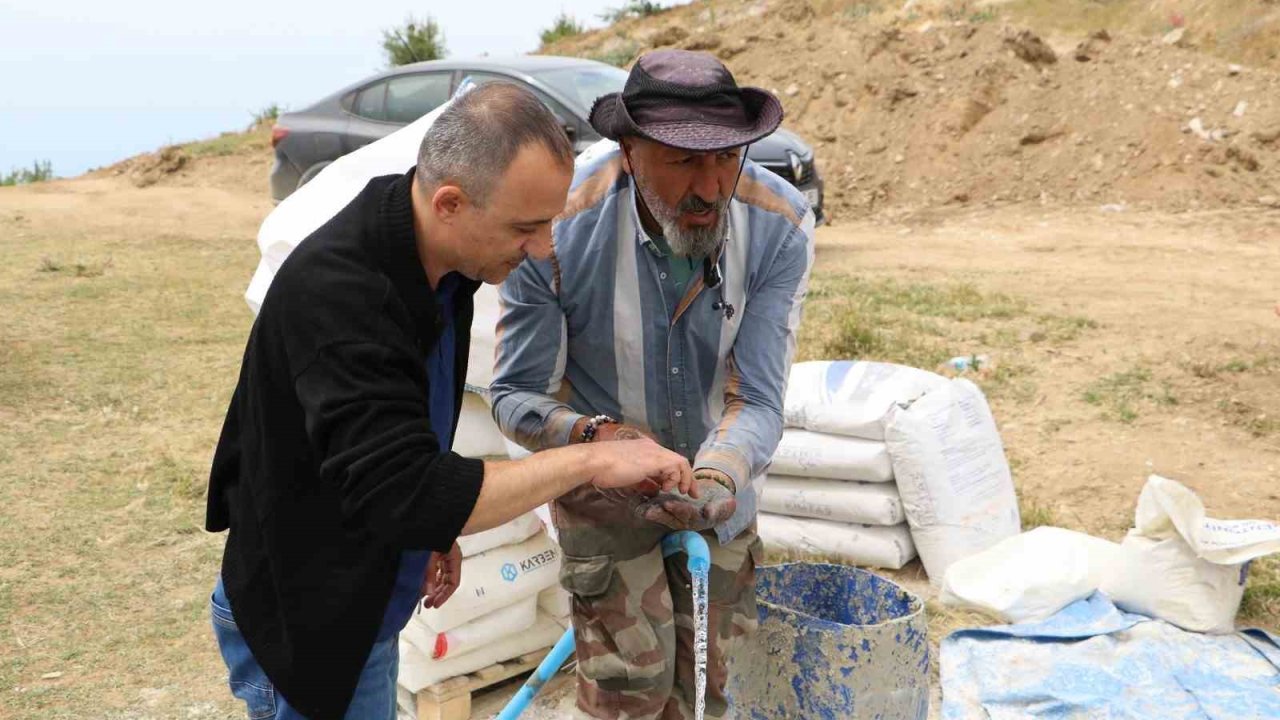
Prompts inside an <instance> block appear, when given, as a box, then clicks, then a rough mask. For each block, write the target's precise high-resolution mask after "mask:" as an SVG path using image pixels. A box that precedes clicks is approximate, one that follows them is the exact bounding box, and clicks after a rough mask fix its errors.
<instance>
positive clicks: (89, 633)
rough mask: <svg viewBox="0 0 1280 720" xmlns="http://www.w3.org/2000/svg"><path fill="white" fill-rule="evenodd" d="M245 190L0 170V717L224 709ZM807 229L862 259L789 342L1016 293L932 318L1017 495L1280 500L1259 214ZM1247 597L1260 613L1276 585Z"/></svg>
mask: <svg viewBox="0 0 1280 720" xmlns="http://www.w3.org/2000/svg"><path fill="white" fill-rule="evenodd" d="M228 162H229V161H228ZM262 190H263V188H261V187H254V186H253V185H252V184H248V183H244V184H239V183H230V184H229V185H228V186H227V187H203V188H201V187H192V186H186V185H185V184H182V183H178V184H173V185H164V184H161V185H153V186H149V187H145V188H138V187H135V186H134V184H133V183H131V182H129V181H128V180H127V179H126V178H124V177H97V178H86V179H80V180H73V181H60V182H55V183H47V184H42V185H37V186H30V187H19V188H5V189H3V190H0V243H2V245H3V250H4V253H5V256H6V258H7V262H6V263H5V265H4V267H3V269H0V298H2V299H3V306H4V307H6V308H12V309H14V311H13V312H6V313H4V314H3V316H2V317H0V359H2V360H3V362H0V422H2V423H3V426H4V427H5V432H3V433H0V478H3V482H0V619H2V621H0V658H3V660H0V717H14V718H18V717H30V716H34V715H37V714H39V715H41V716H42V717H51V718H60V717H105V718H137V719H141V718H166V717H189V718H221V717H234V716H235V715H236V712H237V708H236V707H235V706H234V704H233V703H232V702H231V701H230V698H229V696H228V695H227V693H226V692H225V688H224V687H223V685H222V682H221V677H222V670H221V667H220V665H219V660H218V658H217V655H216V653H215V651H214V648H213V645H212V639H211V637H210V633H209V630H208V624H207V623H208V620H207V610H206V605H205V599H206V597H207V594H208V588H209V585H210V583H211V581H212V580H211V579H212V578H213V577H214V574H215V573H216V572H217V562H218V558H219V556H220V551H221V538H220V537H218V536H210V535H207V534H205V533H203V532H202V531H201V530H200V527H201V525H202V520H203V504H202V495H203V491H204V480H205V473H206V471H207V463H208V459H209V457H210V453H211V450H212V447H213V444H214V442H215V440H216V436H217V431H218V428H219V426H220V422H221V418H222V413H223V412H224V410H225V402H226V399H227V397H228V395H229V393H230V390H231V388H232V386H233V383H234V380H235V376H236V372H237V368H238V362H239V355H240V352H241V350H242V348H243V341H244V337H245V333H246V332H247V330H248V327H249V323H250V316H249V312H248V310H247V308H246V307H245V306H244V304H243V301H242V300H241V293H242V291H243V289H244V286H245V284H246V283H247V281H248V278H249V276H250V275H251V273H252V270H253V267H254V264H255V263H256V260H257V251H256V247H255V245H254V243H253V240H252V239H253V237H254V234H255V232H256V227H257V224H258V223H259V222H260V221H261V218H262V217H264V216H265V214H266V213H267V212H268V211H269V209H270V204H269V203H268V202H267V201H266V200H265V199H264V198H265V193H264V192H262ZM818 237H819V252H818V260H817V269H816V273H815V287H819V288H821V287H829V288H830V287H843V286H841V285H839V283H844V282H861V283H863V285H854V286H850V287H853V288H854V289H853V290H852V291H851V292H852V293H853V295H848V296H846V295H844V294H840V293H831V292H828V293H825V294H824V293H823V292H815V295H814V298H813V299H812V301H811V304H810V309H809V315H808V320H807V322H806V327H805V341H804V345H803V346H802V353H804V354H806V355H808V356H814V355H817V354H821V353H823V352H825V348H830V347H839V346H838V345H833V344H832V343H835V342H837V341H838V340H839V338H838V337H836V338H835V339H834V340H833V339H832V337H833V336H832V334H831V333H832V332H833V331H832V330H831V327H829V326H831V325H832V323H835V321H836V320H837V319H839V317H841V316H840V314H839V313H841V312H843V313H845V314H846V315H850V316H857V315H858V312H857V308H853V309H852V310H850V309H848V308H844V309H842V308H843V306H841V305H840V303H841V302H843V301H845V300H846V299H847V297H862V295H857V293H863V295H865V296H866V297H868V298H871V299H876V298H880V299H884V300H885V302H892V301H894V299H895V298H897V297H898V295H896V294H894V293H896V292H898V291H899V290H901V289H903V288H916V289H919V288H952V287H960V288H967V289H968V290H967V291H966V292H967V293H968V294H966V295H964V296H963V297H966V298H968V297H970V296H972V297H976V298H978V300H974V301H973V302H976V303H978V305H979V306H981V304H982V303H988V304H992V303H994V304H996V305H999V306H1000V307H1005V308H1013V310H1008V311H1005V312H1002V313H996V314H995V315H998V317H997V319H995V320H983V319H979V320H976V321H973V322H969V321H968V320H967V319H966V318H963V317H959V318H958V319H954V320H952V319H946V318H940V319H937V322H938V323H940V325H939V326H938V327H936V328H933V329H932V330H929V332H931V333H934V335H930V336H929V337H930V338H932V339H934V340H937V341H938V342H943V343H946V344H945V345H942V346H939V347H938V348H937V350H943V349H951V348H953V349H954V351H955V352H956V353H962V352H963V353H969V352H985V353H988V354H991V355H992V356H993V357H994V358H995V359H996V361H997V362H998V363H999V364H1000V366H1001V368H1002V371H1005V372H1007V374H1006V375H1001V376H999V377H997V378H994V379H992V380H991V381H990V383H989V384H988V388H989V392H990V393H991V397H992V402H993V406H994V408H995V413H996V416H997V419H998V420H999V422H1000V425H1001V429H1002V431H1003V433H1004V437H1005V441H1006V444H1007V448H1008V453H1009V456H1010V458H1011V462H1012V464H1013V467H1014V472H1015V477H1016V481H1017V483H1018V486H1019V491H1020V495H1021V498H1022V503H1023V508H1024V514H1027V515H1028V516H1029V519H1031V520H1033V521H1034V522H1036V523H1041V524H1045V523H1048V524H1058V525H1063V526H1067V527H1073V528H1078V529H1083V530H1087V531H1090V532H1093V533H1096V534H1099V535H1103V536H1106V537H1111V538H1117V537H1119V536H1120V535H1121V534H1122V533H1123V532H1124V530H1125V528H1126V527H1128V524H1129V522H1130V518H1131V514H1132V511H1133V507H1134V502H1135V500H1136V498H1137V495H1138V491H1139V489H1140V487H1141V485H1142V482H1143V480H1144V479H1145V477H1146V476H1147V475H1148V474H1149V473H1151V472H1159V473H1162V474H1166V475H1169V476H1171V477H1174V478H1177V479H1179V480H1182V481H1184V482H1186V483H1187V484H1188V485H1190V486H1191V487H1193V488H1195V489H1196V490H1197V491H1198V492H1199V493H1200V494H1201V496H1202V497H1203V498H1204V500H1205V502H1206V504H1207V505H1208V507H1209V509H1210V512H1211V513H1212V514H1215V515H1219V516H1222V517H1263V518H1275V517H1278V516H1280V486H1277V484H1276V482H1275V471H1276V466H1277V465H1278V464H1280V446H1278V439H1280V426H1278V425H1277V424H1276V423H1275V421H1274V420H1273V419H1274V418H1277V417H1280V405H1278V403H1280V400H1278V398H1280V393H1278V392H1277V390H1280V387H1278V384H1280V374H1278V371H1280V318H1278V317H1277V316H1276V315H1275V313H1274V310H1273V306H1274V305H1275V303H1276V301H1277V300H1278V299H1280V295H1278V293H1277V289H1276V285H1275V271H1274V269H1275V267H1277V264H1278V262H1280V243H1277V242H1276V239H1277V238H1280V213H1276V212H1260V211H1232V212H1216V213H1202V214H1167V213H1154V212H1149V213H1113V212H1102V211H1099V210H1098V209H1096V208H1094V207H1086V208H1077V209H1069V208H1048V209H1046V208H1041V207H1038V206H1029V205H1018V206H1008V207H999V208H990V209H980V210H974V209H960V210H956V209H952V210H942V211H934V212H928V213H907V214H902V215H900V216H899V217H897V218H894V219H888V218H886V217H881V218H880V219H878V220H874V221H865V222H845V223H841V224H839V225H836V226H834V227H826V228H822V229H820V230H819V233H818ZM868 283H870V284H868ZM867 288H870V290H868V289H867ZM895 288H896V290H895ZM877 293H879V294H878V295H877ZM942 297H944V298H945V297H950V296H948V295H944V296H942ZM957 297H959V296H957ZM966 302H969V300H966ZM866 307H868V308H871V307H873V305H871V304H868V305H867V306H866ZM837 311H838V312H837ZM876 312H883V310H882V309H881V310H877V311H876ZM876 317H878V318H886V319H884V320H883V327H880V328H878V330H880V331H885V332H892V331H894V330H895V328H897V329H903V328H908V329H910V328H916V327H917V325H916V324H915V323H914V321H913V322H906V321H905V320H903V319H902V318H899V317H897V316H891V315H881V316H876ZM1044 318H1070V319H1071V323H1072V325H1071V326H1072V327H1073V328H1077V330H1075V331H1073V332H1069V333H1060V332H1058V331H1057V330H1056V329H1055V328H1058V327H1059V325H1058V324H1054V323H1056V322H1057V321H1054V323H1048V324H1045V323H1047V322H1048V321H1046V320H1044ZM877 322H880V321H879V320H877ZM895 323H896V324H895ZM993 323H994V324H993ZM1001 323H1003V324H1001ZM836 324H837V325H838V323H836ZM1038 328H1039V329H1038ZM838 329H839V328H837V331H838ZM1046 329H1047V330H1046ZM1046 332H1047V334H1046ZM836 334H837V335H838V332H837V333H836ZM926 334H928V333H926ZM894 337H895V338H897V341H895V342H891V343H887V344H885V345H884V347H885V348H886V352H887V353H888V354H889V357H887V359H894V353H897V352H899V350H900V348H901V347H903V345H902V343H901V342H898V341H901V340H902V339H903V338H904V337H906V336H904V335H902V334H899V335H895V336H894ZM895 343H896V344H895ZM912 347H914V346H912ZM912 352H916V351H914V350H913V351H912ZM1272 581H1274V578H1272ZM913 584H914V585H915V586H916V587H921V584H920V582H919V580H918V578H917V579H916V581H915V582H914V583H913ZM1252 612H1253V614H1252V615H1250V616H1247V617H1246V618H1245V619H1246V620H1247V621H1249V622H1256V623H1261V624H1263V625H1266V626H1269V627H1271V628H1273V629H1274V628H1276V626H1277V622H1276V620H1277V618H1278V617H1280V609H1278V608H1277V607H1276V605H1275V603H1274V595H1266V596H1264V597H1262V599H1261V601H1260V602H1259V603H1258V604H1256V605H1255V606H1254V609H1253V611H1252ZM944 620H945V618H944ZM937 629H938V630H939V631H942V630H944V629H945V627H942V626H939V627H938V628H937ZM56 673H61V674H60V675H56ZM510 691H511V689H510V688H508V689H507V690H505V691H503V692H510ZM499 695H501V693H499ZM553 695H554V694H553ZM563 697H564V696H563V695H554V697H551V698H548V701H549V702H550V701H551V700H556V699H557V698H559V699H560V700H562V699H563ZM499 699H500V697H499ZM558 701H559V700H557V702H558ZM489 702H490V703H491V704H493V703H497V702H498V701H497V700H493V699H491V700H490V701H489ZM477 707H478V708H483V707H484V705H483V704H478V705H477ZM553 707H556V706H554V705H553ZM495 711H496V709H495ZM547 712H549V713H552V714H551V715H549V716H554V712H553V711H552V710H548V711H547ZM479 716H480V715H477V717H479Z"/></svg>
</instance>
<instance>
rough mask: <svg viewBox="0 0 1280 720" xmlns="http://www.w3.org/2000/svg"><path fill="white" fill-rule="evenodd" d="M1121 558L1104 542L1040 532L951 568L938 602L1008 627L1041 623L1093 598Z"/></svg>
mask: <svg viewBox="0 0 1280 720" xmlns="http://www.w3.org/2000/svg"><path fill="white" fill-rule="evenodd" d="M1119 553H1120V546H1119V545H1117V544H1116V543H1113V542H1109V541H1107V540H1103V539H1102V538H1096V537H1093V536H1091V535H1086V534H1084V533H1078V532H1073V531H1071V530H1064V529H1062V528H1055V527H1038V528H1035V529H1034V530H1029V531H1027V532H1025V533H1022V534H1020V535H1014V536H1013V537H1009V538H1005V539H1004V540H1001V541H1000V542H998V543H996V544H995V545H992V546H991V547H989V548H987V549H986V550H983V551H982V552H980V553H977V554H975V555H970V556H969V557H967V558H964V559H963V560H957V561H956V562H954V563H952V565H951V567H949V568H947V574H946V578H945V579H944V581H943V584H942V595H941V599H942V603H943V604H944V605H948V606H951V607H958V608H965V609H969V610H977V611H979V612H984V613H986V614H988V615H991V616H992V617H994V618H996V619H998V620H1002V621H1004V622H1007V623H1019V622H1035V621H1038V620H1044V619H1046V618H1048V617H1049V616H1051V615H1053V614H1054V613H1056V612H1058V611H1059V610H1061V609H1062V608H1064V607H1066V606H1067V605H1070V604H1071V603H1073V602H1075V601H1076V600H1079V599H1081V598H1085V597H1088V596H1089V595H1092V594H1093V592H1094V591H1095V590H1097V589H1098V587H1099V586H1100V585H1101V584H1102V579H1103V577H1105V576H1106V574H1107V572H1108V571H1109V570H1110V568H1111V567H1112V566H1113V565H1114V564H1115V563H1116V562H1117V561H1118V559H1119Z"/></svg>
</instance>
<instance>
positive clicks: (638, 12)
mask: <svg viewBox="0 0 1280 720" xmlns="http://www.w3.org/2000/svg"><path fill="white" fill-rule="evenodd" d="M663 10H664V8H663V7H662V6H661V5H659V4H658V3H656V2H654V1H653V0H630V1H629V2H627V3H624V4H623V5H622V6H621V7H615V8H609V9H607V10H605V11H604V12H602V13H600V19H601V20H604V21H605V22H607V23H616V22H619V21H622V20H626V19H627V18H633V17H634V18H642V17H649V16H650V15H657V14H658V13H660V12H662V11H663Z"/></svg>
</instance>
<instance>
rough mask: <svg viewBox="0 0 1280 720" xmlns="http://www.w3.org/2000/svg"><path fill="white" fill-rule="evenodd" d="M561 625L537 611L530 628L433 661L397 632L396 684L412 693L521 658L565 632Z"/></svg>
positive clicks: (557, 638)
mask: <svg viewBox="0 0 1280 720" xmlns="http://www.w3.org/2000/svg"><path fill="white" fill-rule="evenodd" d="M447 604H448V603H446V606H447ZM564 630H565V628H564V626H562V625H561V624H560V623H558V622H556V621H555V619H554V618H551V617H549V616H547V615H545V614H542V613H538V620H537V622H536V623H534V625H533V627H532V628H529V629H528V630H526V631H524V632H522V633H516V634H514V635H510V636H508V637H505V638H503V639H502V640H499V641H497V642H493V643H489V644H488V645H485V646H484V647H481V648H477V649H476V650H474V651H472V652H469V653H466V654H465V655H459V656H457V657H452V658H444V659H442V660H432V659H431V658H430V656H429V655H428V654H427V653H424V652H422V650H420V649H419V648H418V647H417V646H416V645H415V644H414V643H411V642H409V640H408V639H407V638H406V637H405V635H404V633H401V634H400V677H399V681H398V683H399V685H400V687H403V688H405V689H407V690H408V691H409V692H411V693H416V692H418V691H419V690H422V688H425V687H428V686H430V685H435V684H436V683H438V682H440V681H442V680H448V679H449V678H452V677H457V676H459V675H466V674H467V673H472V672H475V671H477V670H480V669H481V668H486V667H489V666H490V665H493V664H494V663H499V662H503V661H504V660H510V659H512V658H516V657H520V656H521V655H524V654H525V653H531V652H533V651H535V650H541V649H543V648H548V647H551V646H552V645H554V644H556V641H557V640H559V639H560V636H561V635H563V634H564Z"/></svg>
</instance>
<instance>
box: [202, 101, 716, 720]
mask: <svg viewBox="0 0 1280 720" xmlns="http://www.w3.org/2000/svg"><path fill="white" fill-rule="evenodd" d="M572 171H573V152H572V149H571V146H570V144H569V142H568V140H567V138H566V137H565V135H564V131H563V130H562V129H561V128H560V126H559V124H558V123H557V122H556V120H555V118H554V116H552V115H551V113H550V112H548V111H547V110H546V109H545V108H544V107H543V106H542V104H541V103H540V102H539V101H538V100H537V98H536V97H534V96H533V95H532V94H530V93H528V92H527V91H524V90H521V89H519V88H517V87H515V86H512V85H502V84H494V85H488V86H485V87H482V88H480V89H477V90H473V91H472V92H470V93H468V94H466V95H464V96H462V97H461V98H459V99H457V100H455V101H454V103H453V105H452V106H451V107H449V108H448V109H447V110H446V111H445V112H444V113H443V114H442V115H441V116H440V117H439V118H438V119H437V120H436V122H435V123H434V124H433V125H432V127H431V128H430V129H429V130H428V131H427V133H426V136H425V137H424V139H423V142H422V147H421V151H420V153H419V158H418V164H417V166H416V167H415V168H414V169H413V170H410V171H409V172H408V173H406V174H405V175H403V176H386V177H380V178H375V179H374V180H372V181H371V182H370V183H369V184H368V185H367V186H366V187H365V189H364V190H363V191H362V192H361V193H360V194H359V195H358V196H357V197H356V198H355V199H354V200H353V201H352V202H351V203H350V204H349V205H347V207H346V208H344V209H343V210H342V211H341V212H339V213H338V214H337V215H336V216H335V217H334V218H333V219H331V220H330V221H329V222H327V223H326V224H324V225H323V226H321V227H320V228H319V229H318V230H316V231H315V232H314V233H313V234H312V235H311V236H309V237H308V238H307V240H306V241H305V242H303V243H302V244H301V245H300V246H299V247H298V248H297V249H296V250H295V251H294V252H293V253H292V254H291V255H290V256H289V258H288V259H287V260H286V261H285V263H284V264H283V266H282V267H281V268H280V271H279V273H278V274H277V275H276V277H275V279H274V281H273V282H272V285H271V288H270V290H269V291H268V292H267V295H266V298H265V300H264V301H263V304H262V308H261V311H260V312H259V315H258V319H257V322H255V323H254V326H253V329H252V331H251V332H250V336H249V341H248V345H247V347H246V349H245V353H244V359H243V364H242V366H241V371H240V379H239V382H238V384H237V386H236V390H235V393H234V395H233V396H232V399H231V404H230V407H229V409H228V411H227V417H226V422H225V424H224V425H223V429H222V435H221V438H220V439H219V442H218V448H217V451H216V453H215V456H214V459H213V468H212V471H211V474H210V480H209V504H208V515H207V519H206V528H207V529H208V530H210V531H212V532H220V531H222V530H229V531H230V532H229V533H228V535H227V542H226V549H225V552H224V555H223V561H222V572H221V575H220V578H219V580H218V582H217V585H216V587H215V590H214V593H213V596H212V598H211V604H212V613H213V624H214V631H215V634H216V636H217V639H218V645H219V649H220V650H221V652H222V656H223V659H224V660H225V661H226V664H227V667H228V671H229V674H230V685H231V690H232V692H233V694H235V695H236V697H238V698H240V699H242V700H244V702H245V703H246V706H247V708H248V711H249V716H250V717H251V718H277V719H280V720H284V719H286V718H289V719H293V718H310V719H311V720H329V719H331V718H332V719H339V718H349V719H352V720H383V719H386V720H392V719H393V718H394V717H395V682H396V671H397V665H398V657H397V650H396V640H397V634H398V633H399V631H400V630H401V629H402V628H403V627H404V624H405V623H406V622H407V621H408V618H409V616H410V614H411V613H412V611H413V608H414V607H415V606H416V605H417V604H418V602H420V601H423V602H425V603H426V604H427V605H429V606H439V605H440V604H442V603H443V602H444V601H445V600H447V599H448V597H449V595H450V594H451V593H452V592H453V589H454V588H456V587H457V582H458V579H459V569H460V556H459V553H458V549H457V544H456V542H455V540H456V538H457V537H458V536H459V535H462V534H469V533H474V532H480V531H482V530H486V529H489V528H492V527H495V526H497V525H500V524H502V523H504V522H506V521H508V520H510V519H512V518H514V517H516V516H518V515H520V514H522V513H524V512H528V511H529V510H531V509H532V508H534V507H537V506H538V505H541V504H543V503H545V502H547V501H549V500H551V499H553V498H555V497H558V496H559V495H561V494H563V493H565V492H568V491H569V490H572V489H574V488H576V487H578V486H581V485H584V484H586V483H589V482H591V483H595V484H596V485H597V486H599V487H603V488H612V487H625V486H631V485H636V484H641V483H643V487H644V488H646V489H647V491H649V492H656V491H657V490H658V489H660V488H661V489H678V490H681V491H689V490H690V489H691V484H692V473H691V472H690V469H689V466H688V463H687V461H685V460H684V458H682V457H681V456H679V455H676V454H675V453H671V452H669V451H667V450H664V449H662V448H661V447H660V446H658V445H657V444H656V443H653V442H651V441H649V440H634V441H627V442H614V443H604V444H599V445H595V444H592V445H575V446H572V447H568V448H562V449H558V450H553V451H548V452H543V453H538V454H536V455H534V456H532V457H530V458H528V459H526V460H523V461H515V462H490V461H481V460H473V459H467V458H463V457H460V456H458V455H456V454H453V453H451V452H449V447H450V446H451V444H452V435H453V432H454V430H455V429H456V427H457V421H458V415H459V412H460V410H461V396H462V383H463V379H464V378H465V376H466V361H467V350H468V339H469V334H470V328H471V319H472V294H473V293H474V292H475V290H476V288H478V287H479V284H480V282H488V283H495V284H496V283H500V282H502V280H503V279H504V278H505V277H506V276H507V275H508V274H509V273H510V272H511V271H512V270H513V269H515V267H516V266H518V265H519V264H520V262H522V261H523V260H524V259H525V258H526V257H530V256H532V257H535V258H546V257H548V256H549V255H550V243H551V221H552V219H553V218H554V217H555V216H556V215H558V214H559V213H560V212H561V211H562V210H563V209H564V205H565V198H566V195H567V192H568V187H569V182H570V177H571V174H572ZM424 595H425V598H424V597H423V596H424Z"/></svg>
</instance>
